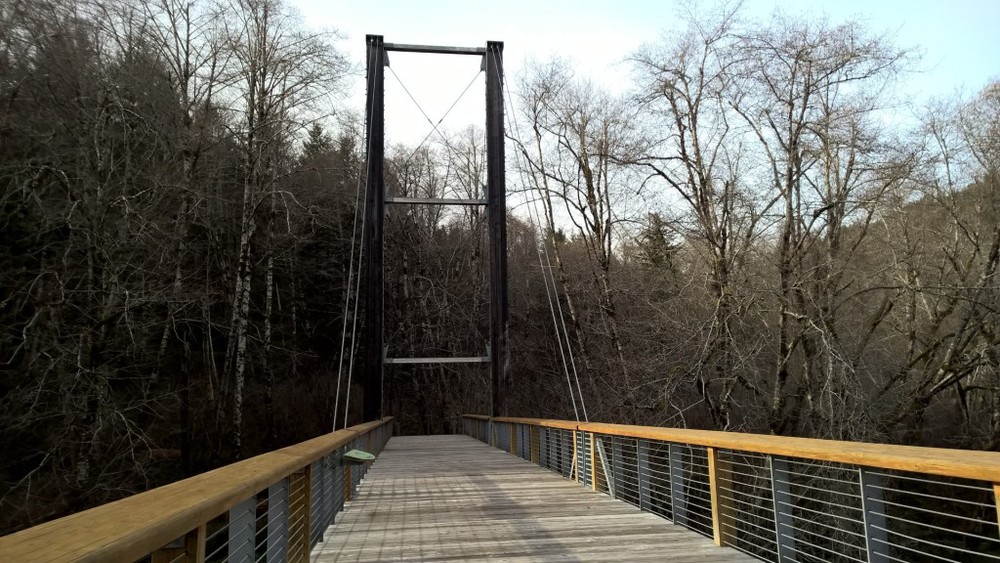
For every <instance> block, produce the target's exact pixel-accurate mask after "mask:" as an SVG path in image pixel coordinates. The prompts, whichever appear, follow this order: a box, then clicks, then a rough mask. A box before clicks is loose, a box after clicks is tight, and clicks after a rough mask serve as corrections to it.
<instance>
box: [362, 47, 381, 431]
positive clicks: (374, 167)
mask: <svg viewBox="0 0 1000 563" xmlns="http://www.w3.org/2000/svg"><path fill="white" fill-rule="evenodd" d="M365 40H366V41H367V43H368V101H367V103H366V104H365V109H366V111H365V116H366V129H365V130H366V132H367V137H368V138H367V139H366V146H367V147H368V149H367V150H368V159H367V160H368V164H367V169H366V171H365V181H366V182H367V190H368V192H367V193H368V198H367V201H366V205H367V208H366V211H365V221H366V222H367V227H366V230H365V240H364V245H365V247H364V250H365V273H366V278H365V279H366V283H365V287H366V291H365V377H364V409H363V420H376V419H378V418H381V417H382V370H383V366H382V354H383V353H382V348H383V342H382V307H383V302H382V265H383V259H382V243H383V239H382V226H383V219H384V218H385V178H384V177H383V165H384V158H385V100H384V95H385V82H384V79H385V47H384V46H383V43H384V42H383V40H382V36H381V35H369V36H367V37H366V38H365Z"/></svg>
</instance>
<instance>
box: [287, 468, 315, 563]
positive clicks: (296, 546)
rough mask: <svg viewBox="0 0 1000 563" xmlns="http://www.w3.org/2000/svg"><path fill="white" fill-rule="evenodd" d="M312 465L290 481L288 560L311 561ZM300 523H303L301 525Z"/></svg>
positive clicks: (298, 472) (293, 475) (295, 474)
mask: <svg viewBox="0 0 1000 563" xmlns="http://www.w3.org/2000/svg"><path fill="white" fill-rule="evenodd" d="M310 483H312V465H311V464H310V465H307V466H305V467H303V468H302V469H300V470H298V471H296V472H295V473H293V474H292V475H291V477H290V479H289V487H288V488H289V492H288V521H289V526H288V527H289V537H288V560H289V561H307V560H308V559H309V534H310V531H311V530H310V528H311V525H312V522H311V521H310V520H311V518H312V499H311V498H310V497H311V496H312V495H310V494H309V493H310V492H311V491H310V490H309V485H310ZM299 522H302V524H301V525H300V524H299Z"/></svg>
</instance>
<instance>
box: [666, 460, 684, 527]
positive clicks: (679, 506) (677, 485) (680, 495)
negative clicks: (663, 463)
mask: <svg viewBox="0 0 1000 563" xmlns="http://www.w3.org/2000/svg"><path fill="white" fill-rule="evenodd" d="M667 458H668V459H669V466H670V514H671V519H672V520H673V521H674V524H681V525H683V526H685V527H686V526H687V495H686V494H685V492H684V457H683V455H682V454H681V450H680V446H678V445H676V444H668V445H667Z"/></svg>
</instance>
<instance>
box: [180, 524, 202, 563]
mask: <svg viewBox="0 0 1000 563" xmlns="http://www.w3.org/2000/svg"><path fill="white" fill-rule="evenodd" d="M206 537H207V534H206V532H205V524H202V525H201V526H198V527H197V528H195V529H193V530H191V531H190V532H188V533H187V535H186V536H184V552H185V558H184V560H185V561H186V563H205V538H206Z"/></svg>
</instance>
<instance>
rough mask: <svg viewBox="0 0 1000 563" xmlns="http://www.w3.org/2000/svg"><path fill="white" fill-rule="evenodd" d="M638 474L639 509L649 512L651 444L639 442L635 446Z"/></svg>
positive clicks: (643, 441) (650, 506)
mask: <svg viewBox="0 0 1000 563" xmlns="http://www.w3.org/2000/svg"><path fill="white" fill-rule="evenodd" d="M635 458H636V474H637V475H638V478H637V481H638V482H639V508H640V509H641V510H649V509H650V508H652V505H651V504H650V502H649V480H650V477H651V475H650V473H649V442H648V441H646V440H637V441H636V445H635Z"/></svg>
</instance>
